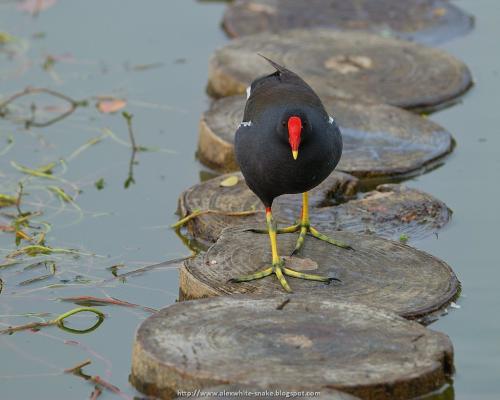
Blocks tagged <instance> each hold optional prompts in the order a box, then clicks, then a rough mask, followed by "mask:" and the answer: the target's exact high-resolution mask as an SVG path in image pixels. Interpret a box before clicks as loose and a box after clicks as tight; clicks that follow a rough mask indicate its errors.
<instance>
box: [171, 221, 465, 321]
mask: <svg viewBox="0 0 500 400" xmlns="http://www.w3.org/2000/svg"><path fill="white" fill-rule="evenodd" d="M247 228H248V227H247ZM323 233H325V234H328V236H330V237H332V238H334V239H336V240H340V241H343V242H345V243H347V244H349V245H350V246H351V247H352V248H353V249H354V250H346V249H342V248H339V247H337V246H333V245H331V244H329V243H326V242H324V241H321V240H318V239H316V238H313V237H310V236H308V237H307V238H306V242H305V245H304V248H303V249H301V251H300V252H299V254H298V255H296V256H293V257H286V258H285V265H286V266H288V267H290V268H292V269H296V270H300V271H303V272H306V273H313V274H319V275H324V276H329V277H332V278H337V279H339V280H340V283H331V284H325V283H322V282H313V281H306V280H302V279H296V278H291V277H287V281H288V283H289V284H290V286H291V287H292V290H293V291H294V292H296V293H314V294H317V295H319V296H320V297H321V298H328V299H335V300H341V301H353V302H360V303H364V304H369V305H372V306H375V307H381V308H385V309H388V310H391V311H394V312H395V313H397V314H398V315H401V316H403V317H405V318H410V319H416V318H422V317H425V316H427V315H428V314H431V313H436V312H437V311H439V310H441V309H443V308H444V307H446V306H447V305H448V304H449V303H450V302H451V301H453V300H454V299H455V298H456V297H457V296H458V294H459V291H460V283H459V281H458V279H457V277H456V276H455V274H454V273H453V271H452V270H451V268H450V267H449V266H448V265H447V264H446V263H445V262H443V261H441V260H439V259H437V258H435V257H433V256H431V255H429V254H427V253H424V252H421V251H418V250H416V249H414V248H412V247H410V246H407V245H404V244H402V243H399V242H394V241H390V240H387V239H382V238H379V237H377V236H374V235H361V234H358V233H351V232H337V231H323ZM297 236H298V234H292V233H290V234H280V235H278V251H279V252H280V254H281V255H282V256H283V255H285V256H288V255H290V254H291V253H292V250H293V249H294V247H295V242H296V240H297ZM270 261H271V250H270V244H269V237H268V236H267V235H266V234H260V233H255V232H252V231H249V230H247V229H245V227H243V228H228V229H226V230H224V231H223V232H222V234H221V236H220V238H219V240H218V241H217V242H216V243H215V244H214V245H213V246H212V247H210V248H209V249H208V250H207V252H205V253H201V254H199V255H198V256H197V257H195V258H193V259H189V260H187V261H185V262H184V265H183V267H182V268H181V270H180V292H181V295H182V296H181V297H182V299H198V298H202V297H211V296H218V295H228V294H243V293H248V294H250V293H251V294H254V295H276V294H279V293H282V292H283V289H282V287H281V286H280V283H279V281H278V279H277V278H276V277H275V276H274V275H271V276H268V277H266V278H263V279H260V280H254V281H250V282H243V283H234V282H229V280H230V279H231V278H235V277H237V276H240V275H247V274H251V273H253V272H256V271H260V270H262V269H264V268H267V267H269V266H270Z"/></svg>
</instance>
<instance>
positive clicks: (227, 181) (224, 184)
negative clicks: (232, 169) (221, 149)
mask: <svg viewBox="0 0 500 400" xmlns="http://www.w3.org/2000/svg"><path fill="white" fill-rule="evenodd" d="M237 183H238V177H237V176H236V175H231V176H230V177H228V178H226V179H224V180H223V181H222V182H221V183H220V186H222V187H231V186H234V185H236V184H237Z"/></svg>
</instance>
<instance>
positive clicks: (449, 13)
mask: <svg viewBox="0 0 500 400" xmlns="http://www.w3.org/2000/svg"><path fill="white" fill-rule="evenodd" d="M472 26H473V18H472V17H471V16H470V15H467V14H466V13H464V12H463V11H462V10H461V9H459V8H458V7H456V6H455V5H453V4H450V3H449V2H448V1H443V0H405V1H399V0H377V1H373V0H361V1H359V0H357V1H345V0H312V1H311V0H307V1H303V0H237V1H234V2H233V3H232V4H230V5H229V6H228V8H227V10H226V12H225V14H224V20H223V27H224V29H225V30H226V32H227V33H228V34H229V36H232V37H237V36H245V35H250V34H254V33H260V32H264V31H270V32H279V31H282V30H287V29H293V28H317V27H321V28H328V29H332V30H362V31H369V32H373V33H377V34H380V35H382V36H395V37H399V38H402V39H405V40H410V41H416V42H421V43H427V44H436V43H441V42H444V41H446V40H449V39H452V38H453V37H456V36H458V35H462V34H465V33H467V32H469V31H470V30H471V29H472Z"/></svg>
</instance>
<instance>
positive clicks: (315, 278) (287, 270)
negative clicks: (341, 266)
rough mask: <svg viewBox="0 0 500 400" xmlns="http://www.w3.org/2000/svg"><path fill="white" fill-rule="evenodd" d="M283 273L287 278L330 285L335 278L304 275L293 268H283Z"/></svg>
mask: <svg viewBox="0 0 500 400" xmlns="http://www.w3.org/2000/svg"><path fill="white" fill-rule="evenodd" d="M283 273H284V274H285V275H287V276H292V277H294V278H299V279H305V280H308V281H318V282H324V283H330V282H331V281H332V280H335V278H329V277H327V276H322V275H315V274H304V273H303V272H299V271H295V270H294V269H291V268H283Z"/></svg>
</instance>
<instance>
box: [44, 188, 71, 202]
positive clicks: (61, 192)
mask: <svg viewBox="0 0 500 400" xmlns="http://www.w3.org/2000/svg"><path fill="white" fill-rule="evenodd" d="M47 189H49V190H50V191H51V192H52V193H55V194H56V195H57V196H58V197H59V198H60V199H61V200H62V201H64V202H65V203H73V197H71V196H70V195H69V194H68V193H66V192H65V191H64V190H63V189H61V188H58V187H57V186H48V187H47Z"/></svg>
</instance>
